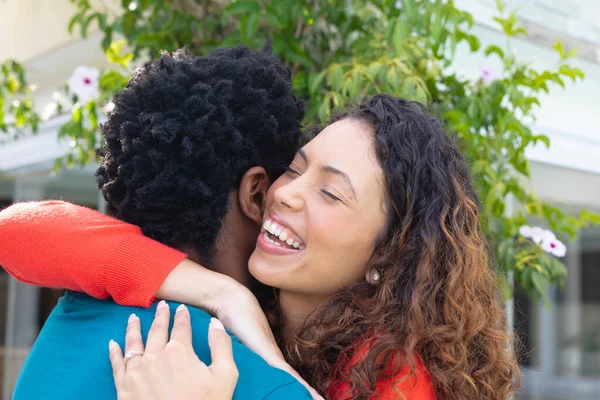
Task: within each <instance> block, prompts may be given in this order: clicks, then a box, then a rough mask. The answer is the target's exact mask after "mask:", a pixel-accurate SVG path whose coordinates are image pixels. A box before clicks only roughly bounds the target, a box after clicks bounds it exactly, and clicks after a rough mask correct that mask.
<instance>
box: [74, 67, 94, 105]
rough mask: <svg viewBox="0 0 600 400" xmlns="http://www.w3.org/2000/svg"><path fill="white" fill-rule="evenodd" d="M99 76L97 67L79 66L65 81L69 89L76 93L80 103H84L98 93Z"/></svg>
mask: <svg viewBox="0 0 600 400" xmlns="http://www.w3.org/2000/svg"><path fill="white" fill-rule="evenodd" d="M99 77H100V71H98V69H97V68H88V67H83V66H79V67H77V68H75V70H73V74H72V75H71V77H70V78H69V80H68V81H67V83H68V85H69V90H70V91H71V92H73V93H75V94H76V95H77V100H78V101H79V102H80V103H86V102H87V101H88V100H89V99H91V98H92V97H95V96H97V95H98V94H99V91H98V78H99Z"/></svg>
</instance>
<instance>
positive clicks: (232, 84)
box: [96, 47, 304, 255]
mask: <svg viewBox="0 0 600 400" xmlns="http://www.w3.org/2000/svg"><path fill="white" fill-rule="evenodd" d="M291 90H292V85H291V73H290V70H289V69H288V68H286V67H285V66H284V65H283V64H282V63H281V62H280V61H279V60H278V59H277V58H276V57H274V56H273V55H271V54H270V51H268V50H263V51H258V52H256V51H251V50H250V49H248V48H247V47H235V48H230V49H221V50H217V51H215V52H213V53H212V54H210V55H208V56H203V57H199V56H192V55H189V54H187V53H186V52H185V51H178V52H176V53H174V54H173V55H169V54H164V55H162V56H161V57H160V58H159V59H158V60H156V61H154V62H153V63H151V64H149V65H147V66H145V67H143V68H140V69H138V70H137V71H136V72H135V73H134V75H133V77H132V78H131V80H130V81H129V83H128V85H127V87H126V88H125V90H124V91H123V92H122V93H120V94H118V95H117V96H115V98H114V100H113V101H114V104H115V107H114V110H113V111H112V113H111V114H110V115H109V117H108V121H107V122H106V123H105V124H104V126H103V127H102V131H103V133H104V139H105V143H104V149H103V156H104V161H103V163H102V165H101V166H100V168H99V169H98V171H97V172H96V178H97V181H98V185H99V187H100V189H101V190H102V193H103V194H104V198H105V199H106V201H107V203H108V210H109V212H110V213H111V214H112V215H113V216H115V217H116V218H119V219H121V220H123V221H126V222H129V223H132V224H135V225H138V226H140V227H141V228H142V229H143V232H144V234H145V235H147V236H149V237H151V238H153V239H156V240H158V241H160V242H162V243H165V244H167V245H171V246H175V247H177V246H181V245H187V244H193V245H194V246H195V248H196V250H198V251H200V252H201V253H203V254H204V255H210V254H211V250H212V249H213V246H214V243H215V240H216V237H217V234H218V232H219V230H220V227H221V221H222V219H223V217H224V216H225V214H226V213H227V206H228V199H229V195H230V193H231V192H232V191H234V190H236V189H237V188H238V186H239V182H240V179H241V177H242V176H243V174H244V173H245V172H246V171H247V170H248V169H249V168H251V167H253V166H263V167H265V169H266V170H267V172H268V173H269V175H270V176H271V177H272V178H273V179H275V178H277V176H279V175H280V174H281V173H282V172H283V170H284V168H285V167H286V166H287V165H288V164H289V162H290V161H291V160H292V158H293V157H294V153H295V152H296V150H297V147H298V138H299V135H300V131H301V126H300V124H301V120H302V118H303V116H304V112H303V106H302V103H301V102H300V101H299V100H297V99H296V98H295V97H294V96H293V95H292V92H291Z"/></svg>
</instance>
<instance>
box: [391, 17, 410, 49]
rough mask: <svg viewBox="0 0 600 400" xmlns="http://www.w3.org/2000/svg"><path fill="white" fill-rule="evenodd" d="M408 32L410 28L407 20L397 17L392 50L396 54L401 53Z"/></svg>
mask: <svg viewBox="0 0 600 400" xmlns="http://www.w3.org/2000/svg"><path fill="white" fill-rule="evenodd" d="M409 33H410V28H409V26H408V22H406V21H405V20H404V19H399V20H398V21H396V26H395V27H394V38H393V42H394V51H395V52H396V55H399V54H402V51H403V46H404V43H405V42H406V40H407V39H408V36H409Z"/></svg>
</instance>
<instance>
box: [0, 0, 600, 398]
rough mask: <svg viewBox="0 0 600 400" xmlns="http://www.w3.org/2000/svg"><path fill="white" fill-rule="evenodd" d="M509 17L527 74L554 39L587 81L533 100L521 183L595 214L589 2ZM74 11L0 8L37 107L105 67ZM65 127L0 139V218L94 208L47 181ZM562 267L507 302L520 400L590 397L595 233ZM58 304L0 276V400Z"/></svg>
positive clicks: (490, 5)
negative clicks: (520, 351) (565, 274)
mask: <svg viewBox="0 0 600 400" xmlns="http://www.w3.org/2000/svg"><path fill="white" fill-rule="evenodd" d="M104 3H107V4H109V5H110V4H111V3H112V4H117V3H118V1H116V0H107V1H105V2H104ZM456 4H457V6H459V7H460V8H463V9H465V10H467V11H469V12H471V13H472V14H473V16H474V17H475V20H476V24H477V26H476V28H475V31H476V33H477V34H478V36H479V37H480V38H481V39H482V45H483V46H485V45H487V44H490V43H496V44H500V45H501V46H502V45H503V44H504V43H505V40H504V37H503V35H502V34H501V33H500V32H499V31H498V28H497V27H496V25H494V23H493V21H492V17H493V16H494V15H495V0H456ZM508 7H509V8H511V9H512V8H515V7H520V9H521V11H520V17H521V20H522V22H523V24H524V25H525V26H526V28H527V29H528V30H529V32H530V36H529V37H528V38H527V40H522V39H519V40H514V41H513V43H512V47H513V48H514V51H516V52H517V54H518V55H519V57H520V58H521V59H525V60H529V61H531V63H532V64H533V65H534V66H542V67H548V66H552V65H555V64H556V63H557V61H558V58H557V56H556V54H555V52H554V51H553V50H551V49H550V47H551V46H552V45H553V44H554V42H555V39H556V38H557V37H558V38H560V39H561V40H562V41H563V42H564V43H565V44H566V45H567V46H569V47H570V46H575V47H577V48H578V49H579V57H578V58H577V59H576V60H574V61H573V64H574V65H575V66H577V67H579V68H581V69H582V70H583V71H584V72H585V74H586V79H585V81H584V82H583V83H578V84H576V85H571V84H568V87H567V89H566V90H562V89H561V88H560V87H557V88H553V90H552V91H551V93H550V94H549V95H547V96H543V98H542V108H541V110H539V112H538V113H537V115H538V120H537V122H536V124H535V126H534V128H535V130H536V131H539V132H544V133H546V134H547V135H548V136H549V137H550V138H551V140H552V148H551V149H549V150H547V149H545V148H542V147H540V148H535V149H532V150H531V151H530V152H529V157H530V159H531V160H532V164H533V165H532V182H531V184H532V186H533V188H534V189H535V190H536V191H537V192H538V193H539V194H540V195H541V197H542V198H543V199H544V200H548V201H554V202H560V203H561V204H564V207H565V209H572V210H578V209H581V208H588V209H590V210H594V211H600V2H599V1H598V0H560V1H559V0H510V1H508ZM74 12H75V9H74V6H73V5H72V4H71V2H70V1H69V0H52V1H46V0H0V43H1V45H0V60H5V59H7V58H16V59H17V60H18V61H20V62H23V63H24V64H25V66H26V67H27V70H28V78H29V81H30V82H31V83H34V84H35V85H36V86H37V91H36V96H35V97H36V101H37V104H39V105H41V106H42V105H44V104H47V103H48V102H49V101H50V99H51V98H52V93H53V92H54V91H55V90H56V89H57V88H58V87H59V86H60V85H62V84H64V82H66V80H67V78H68V77H69V75H70V74H71V72H72V71H73V69H74V68H75V67H76V66H78V65H87V66H98V67H102V66H104V65H106V64H105V61H104V56H103V54H102V53H101V52H100V51H99V48H100V40H101V36H100V35H99V34H91V35H90V36H89V37H88V39H86V40H81V39H79V37H78V36H77V35H75V36H69V34H68V33H67V30H66V27H67V25H68V22H69V18H70V17H71V16H72V15H73V14H74ZM462 50H464V49H462ZM467 53H468V52H466V51H464V52H462V53H461V49H459V62H458V63H457V65H456V69H457V72H459V73H460V74H464V75H468V76H474V77H476V76H479V75H480V74H481V71H482V69H486V70H489V71H492V72H493V71H494V68H496V70H497V71H500V66H499V65H495V64H494V60H493V59H492V58H490V59H489V60H485V59H484V58H483V57H482V58H475V57H472V56H470V55H467ZM461 54H462V55H461ZM41 111H42V110H40V112H41ZM64 121H65V120H64V119H63V118H61V117H58V118H55V119H53V120H50V121H48V122H46V123H45V124H43V125H42V126H41V129H40V132H39V133H38V134H37V135H35V136H28V137H24V138H20V139H19V140H11V139H6V138H3V139H0V171H1V172H0V208H1V207H3V206H6V205H9V204H10V203H12V202H15V201H25V200H36V199H46V198H60V199H65V200H69V201H73V202H76V203H79V204H82V205H86V206H89V207H91V208H98V207H101V206H102V203H101V201H100V196H99V195H98V191H97V188H96V185H95V183H94V179H93V172H94V169H95V166H93V165H90V166H87V167H86V168H84V169H73V170H69V171H62V172H60V173H57V174H56V175H53V174H51V167H52V163H53V161H54V159H55V158H56V157H58V156H60V155H61V154H63V153H64V151H65V150H66V149H67V148H68V143H63V142H61V141H59V140H58V139H57V130H58V127H60V125H61V123H62V122H64ZM1 245H2V244H1V243H0V246H1ZM566 264H567V267H568V270H569V278H568V281H567V282H566V284H565V285H564V287H562V288H555V289H552V290H551V293H550V298H551V299H552V307H548V308H547V307H545V306H544V305H539V304H534V303H533V302H531V301H530V300H528V299H527V297H526V296H524V295H523V294H521V293H519V292H517V295H516V300H515V313H514V314H515V326H516V327H517V329H518V330H519V332H520V333H521V338H522V341H523V343H524V345H525V348H526V353H525V354H524V356H523V357H522V363H523V366H524V374H525V382H524V383H525V384H524V388H523V390H522V394H521V396H520V397H521V398H523V399H530V400H534V399H535V400H555V399H561V400H566V399H573V400H575V399H577V400H587V399H600V290H599V289H598V286H599V285H600V229H598V228H594V229H584V230H582V231H581V232H580V236H579V239H578V240H577V241H576V242H573V243H570V244H569V250H568V254H567V258H566ZM59 295H60V293H57V292H54V291H50V290H40V289H38V288H34V287H31V286H28V285H24V284H20V283H18V282H16V281H15V280H14V279H12V278H10V277H8V276H7V274H6V273H4V272H2V273H1V274H0V343H2V346H0V370H1V372H2V376H1V379H0V384H1V385H2V389H3V398H4V399H8V398H10V395H11V393H12V388H13V385H14V381H15V379H16V377H17V375H18V371H19V369H20V367H21V365H22V362H23V360H24V358H25V357H26V355H27V353H28V351H29V349H30V348H31V345H32V343H33V341H34V340H35V338H36V336H37V334H38V332H39V329H40V327H41V326H42V325H43V322H44V320H45V317H46V316H47V315H48V313H49V311H50V310H51V308H52V307H53V305H54V303H55V302H56V299H57V297H58V296H59Z"/></svg>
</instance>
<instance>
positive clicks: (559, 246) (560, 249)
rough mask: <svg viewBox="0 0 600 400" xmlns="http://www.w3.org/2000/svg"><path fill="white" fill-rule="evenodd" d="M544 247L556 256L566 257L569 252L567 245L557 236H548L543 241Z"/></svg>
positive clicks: (547, 251)
mask: <svg viewBox="0 0 600 400" xmlns="http://www.w3.org/2000/svg"><path fill="white" fill-rule="evenodd" d="M541 246H542V249H543V250H544V251H545V252H546V253H550V254H552V255H553V256H555V257H564V256H565V254H567V246H565V244H564V243H563V242H561V241H560V240H558V239H557V238H556V237H554V238H551V237H547V238H545V239H544V240H543V241H542V245H541Z"/></svg>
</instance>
